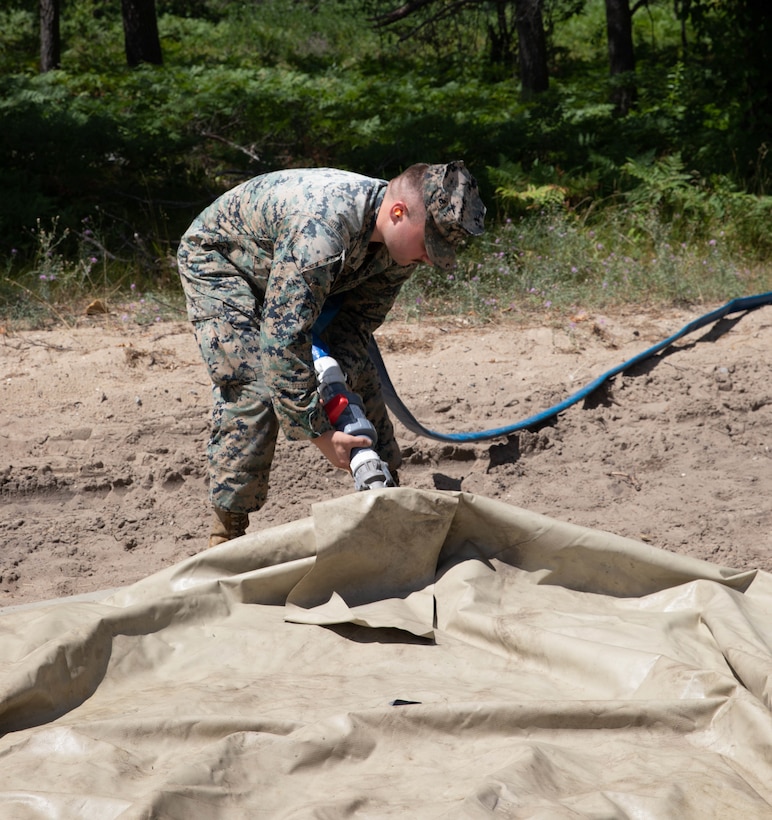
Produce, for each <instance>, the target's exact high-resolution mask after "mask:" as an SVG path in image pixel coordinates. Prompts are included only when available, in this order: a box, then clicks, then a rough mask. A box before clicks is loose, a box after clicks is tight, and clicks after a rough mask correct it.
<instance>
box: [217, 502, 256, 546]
mask: <svg viewBox="0 0 772 820" xmlns="http://www.w3.org/2000/svg"><path fill="white" fill-rule="evenodd" d="M248 526H249V516H248V515H247V513H235V512H230V510H222V509H220V508H219V507H213V508H212V530H211V532H210V533H209V546H210V547H216V546H217V545H218V544H223V543H225V541H230V540H231V539H232V538H238V537H239V536H241V535H244V533H245V532H246V531H247V527H248Z"/></svg>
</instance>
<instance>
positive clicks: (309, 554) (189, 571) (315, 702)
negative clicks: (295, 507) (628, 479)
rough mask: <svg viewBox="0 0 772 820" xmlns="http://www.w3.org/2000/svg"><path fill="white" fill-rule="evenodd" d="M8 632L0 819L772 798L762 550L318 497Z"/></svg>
mask: <svg viewBox="0 0 772 820" xmlns="http://www.w3.org/2000/svg"><path fill="white" fill-rule="evenodd" d="M419 636H422V637H419ZM0 650H1V652H2V673H1V677H0V698H2V703H1V704H0V724H1V725H2V729H3V731H4V732H6V733H7V734H5V735H4V736H3V737H2V739H0V817H2V818H3V820H5V819H6V818H13V820H16V818H33V817H34V818H40V817H45V818H50V817H56V818H78V819H79V820H81V819H82V818H96V820H106V819H107V818H114V817H121V818H140V817H143V818H182V819H184V820H196V819H197V818H203V819H205V820H211V819H212V818H238V819H239V820H242V819H243V818H263V817H267V818H308V817H315V818H338V817H362V818H380V817H405V818H417V819H418V820H424V818H435V817H469V818H482V817H491V816H496V817H528V818H546V819H548V820H553V819H554V818H568V817H571V818H575V817H592V818H623V817H624V818H633V817H634V818H667V819H668V820H671V819H672V818H675V819H676V820H685V819H686V820H688V819H689V818H695V820H706V818H721V820H726V818H743V820H754V819H755V818H764V817H772V714H770V711H771V709H772V704H771V703H770V694H771V688H770V671H771V670H772V575H770V574H767V573H753V572H749V573H738V572H734V571H732V570H727V569H722V568H719V567H716V566H713V565H711V564H708V563H705V562H701V561H697V560H693V559H688V558H684V557H680V556H677V555H674V554H670V553H667V552H664V551H660V550H657V549H654V548H651V547H649V546H647V545H645V544H642V543H638V542H636V541H631V540H627V539H624V538H620V537H617V536H614V535H609V534H607V533H604V532H600V531H593V530H587V529H583V528H580V527H576V526H573V525H570V524H566V523H561V522H559V521H555V520H552V519H549V518H545V517H543V516H540V515H537V514H534V513H531V512H528V511H525V510H522V509H519V508H517V507H511V506H508V505H505V504H502V503H500V502H494V501H491V500H488V499H485V498H482V497H478V496H470V495H466V494H463V493H431V492H418V491H415V490H409V489H398V490H385V491H375V492H370V493H358V494H351V495H349V496H347V497H345V498H341V499H338V500H335V501H330V502H327V503H324V504H319V505H317V506H315V507H314V509H313V515H312V517H310V518H308V519H305V520H302V521H298V522H295V523H293V524H289V525H285V526H281V527H277V528H275V529H272V530H269V531H267V532H263V533H260V534H255V535H247V536H245V537H244V538H241V539H239V540H238V541H233V542H231V543H229V544H225V545H222V546H221V547H217V548H215V549H213V550H209V551H207V552H205V553H202V554H200V555H197V556H195V557H193V558H191V559H189V560H186V561H183V562H182V563H180V564H178V565H176V566H173V567H171V568H169V569H167V570H165V571H163V572H160V573H158V574H156V575H154V576H152V577H149V578H147V579H146V580H144V581H141V582H139V583H137V584H135V585H133V586H130V587H127V588H124V589H121V590H118V591H113V592H112V593H109V594H107V593H106V594H105V595H104V596H103V597H102V598H101V599H100V598H97V599H96V600H87V601H79V600H73V599H70V600H67V599H64V600H62V601H58V602H54V603H51V604H46V605H40V606H35V607H25V608H16V609H11V610H5V611H3V612H2V613H0ZM398 700H403V701H417V703H415V704H407V705H391V704H392V703H393V702H394V701H398Z"/></svg>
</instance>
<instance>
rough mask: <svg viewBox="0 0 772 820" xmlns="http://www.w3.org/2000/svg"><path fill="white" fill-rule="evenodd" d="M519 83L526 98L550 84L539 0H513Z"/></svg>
mask: <svg viewBox="0 0 772 820" xmlns="http://www.w3.org/2000/svg"><path fill="white" fill-rule="evenodd" d="M515 6H516V8H517V39H518V56H519V64H520V83H521V85H522V87H523V96H524V97H526V98H528V97H530V96H532V95H533V94H539V93H540V92H542V91H546V90H547V89H548V88H549V74H548V73H547V38H546V36H545V34H544V20H543V18H542V14H541V6H542V0H515Z"/></svg>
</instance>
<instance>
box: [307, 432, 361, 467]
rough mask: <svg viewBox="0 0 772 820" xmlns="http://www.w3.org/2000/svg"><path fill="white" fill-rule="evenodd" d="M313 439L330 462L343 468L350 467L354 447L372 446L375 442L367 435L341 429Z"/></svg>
mask: <svg viewBox="0 0 772 820" xmlns="http://www.w3.org/2000/svg"><path fill="white" fill-rule="evenodd" d="M311 441H313V443H314V444H315V445H316V446H317V447H318V448H319V449H320V450H321V451H322V453H323V454H324V456H325V457H326V458H327V460H328V461H329V462H330V464H332V465H333V466H334V467H338V468H339V469H341V470H348V469H349V462H350V461H351V451H352V450H353V449H355V448H356V447H372V444H373V443H372V441H370V439H369V438H367V436H350V435H349V434H348V433H342V432H341V431H340V430H329V431H328V432H326V433H322V435H321V436H317V438H314V439H311Z"/></svg>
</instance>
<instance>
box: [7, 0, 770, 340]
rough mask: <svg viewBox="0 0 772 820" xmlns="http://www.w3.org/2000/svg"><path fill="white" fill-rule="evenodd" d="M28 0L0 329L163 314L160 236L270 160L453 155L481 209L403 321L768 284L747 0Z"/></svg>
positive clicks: (761, 135)
mask: <svg viewBox="0 0 772 820" xmlns="http://www.w3.org/2000/svg"><path fill="white" fill-rule="evenodd" d="M29 5H30V4H29V3H27V2H23V0H4V2H3V3H2V8H0V69H1V71H0V75H1V77H2V78H1V79H0V118H1V121H2V125H3V127H2V129H0V186H2V190H3V197H2V199H0V271H1V272H2V278H1V279H0V318H2V319H3V321H4V322H5V326H10V325H12V324H14V323H16V324H24V325H27V326H29V325H33V326H38V327H39V326H45V325H46V324H47V323H61V322H62V321H64V322H73V321H77V318H75V317H77V316H79V315H82V313H83V312H84V310H86V309H88V310H91V311H98V310H102V309H104V310H115V309H116V308H118V309H119V310H121V311H123V316H124V317H125V320H126V321H132V322H141V323H146V322H152V321H156V320H159V319H161V318H163V317H164V316H166V315H174V316H176V317H177V318H179V317H180V316H181V315H182V303H181V299H180V295H179V288H178V285H177V275H176V266H175V251H176V246H177V241H178V237H179V236H180V234H181V232H182V231H183V230H184V229H185V227H186V226H187V225H188V224H189V223H190V221H191V220H192V218H193V217H194V216H195V215H196V214H197V213H198V212H199V211H200V210H201V209H202V208H203V207H204V206H205V205H207V204H208V203H209V202H210V201H211V200H212V199H214V198H215V197H216V196H217V195H218V194H219V193H220V192H222V191H224V190H225V189H227V188H229V187H232V186H233V185H235V184H237V183H239V182H241V181H243V180H244V179H247V178H249V177H251V176H254V175H256V174H259V173H263V172H265V171H269V170H272V169H275V168H280V167H289V166H295V167H299V166H322V165H330V166H337V167H341V168H347V169H350V170H354V171H358V172H361V173H365V174H370V175H375V176H382V177H385V178H388V177H390V176H392V175H394V174H396V173H398V172H399V171H400V170H402V169H403V168H404V167H406V166H407V165H409V164H411V163H413V162H418V161H429V162H442V161H447V160H450V159H459V158H462V159H464V160H465V161H466V163H467V164H468V165H469V167H470V168H471V169H472V171H473V173H474V174H475V175H476V176H477V178H478V180H479V181H480V184H481V188H482V191H483V196H484V199H485V200H486V202H487V203H488V206H489V209H488V210H489V217H488V226H489V230H488V232H487V233H486V235H485V237H483V238H482V239H481V240H478V241H476V242H474V243H472V244H471V245H470V247H469V248H467V249H465V250H464V251H463V252H462V254H461V257H460V259H461V261H460V265H459V267H458V269H457V271H455V272H454V273H453V274H449V275H446V274H442V275H440V274H438V273H437V272H436V271H433V270H431V269H429V268H426V269H422V270H420V271H419V273H418V275H416V276H415V277H414V278H413V280H412V281H411V283H410V284H409V286H408V287H407V288H406V289H405V291H404V293H403V295H402V297H401V301H400V304H399V305H398V311H397V312H398V313H400V314H401V316H402V318H407V319H411V318H415V317H421V316H424V315H431V314H434V313H438V312H443V313H449V312H450V313H458V314H463V315H464V316H466V317H470V319H471V320H473V321H487V320H491V319H502V318H505V317H507V318H517V317H521V316H524V315H525V316H527V315H529V314H530V315H532V314H533V313H534V312H535V311H538V312H540V313H542V314H544V313H555V314H556V315H558V316H565V315H569V313H574V312H576V311H577V310H581V309H583V308H602V307H609V306H613V305H615V304H624V303H627V302H630V301H635V302H637V303H638V304H649V305H656V304H665V303H667V304H678V303H684V304H694V303H702V302H710V301H725V300H728V299H730V298H733V297H735V296H740V295H745V294H750V293H756V292H761V291H765V290H769V289H770V285H771V283H772V275H771V274H770V270H771V268H770V264H769V258H770V251H771V250H772V234H771V233H770V231H769V224H770V216H772V196H771V195H770V191H771V187H770V185H771V183H772V159H770V157H769V149H770V147H771V146H772V70H771V69H770V65H771V62H770V58H771V57H772V37H771V36H770V35H772V31H771V30H770V29H771V26H770V23H771V22H772V10H771V9H770V7H769V5H768V3H767V2H766V0H732V1H731V2H729V0H667V2H664V1H663V2H660V0H649V1H648V2H644V0H638V2H634V3H630V1H629V0H485V1H484V2H483V0H407V2H405V3H403V4H394V3H392V2H386V0H292V1H291V2H288V0H260V1H259V2H256V1H255V0H246V1H243V2H227V1H226V0H192V2H183V0H157V2H153V0H122V3H121V4H119V3H117V2H105V1H104V0H41V2H40V3H39V5H38V6H37V7H36V8H33V9H30V7H29ZM87 306H88V308H87Z"/></svg>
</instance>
